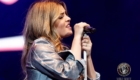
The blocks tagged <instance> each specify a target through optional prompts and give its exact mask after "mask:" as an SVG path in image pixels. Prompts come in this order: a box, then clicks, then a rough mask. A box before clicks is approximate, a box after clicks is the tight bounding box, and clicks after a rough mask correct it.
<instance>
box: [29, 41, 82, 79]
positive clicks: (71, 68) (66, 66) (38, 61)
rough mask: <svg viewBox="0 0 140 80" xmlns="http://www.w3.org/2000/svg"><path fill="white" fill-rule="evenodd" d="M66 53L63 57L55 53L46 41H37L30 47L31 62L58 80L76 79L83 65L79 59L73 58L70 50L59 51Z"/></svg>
mask: <svg viewBox="0 0 140 80" xmlns="http://www.w3.org/2000/svg"><path fill="white" fill-rule="evenodd" d="M61 53H65V54H68V56H67V58H66V59H63V58H62V57H60V56H59V55H58V54H59V53H56V52H55V50H54V47H53V46H52V45H51V44H49V43H47V42H44V43H37V44H34V45H33V47H32V52H31V56H32V59H31V62H32V64H33V66H34V67H35V68H36V69H37V70H39V71H40V72H42V73H43V74H45V75H47V76H49V77H51V78H54V79H57V80H58V79H59V80H77V78H78V77H79V75H80V73H81V72H82V71H83V69H84V67H83V65H82V64H81V62H80V61H78V60H75V58H74V56H73V54H72V53H71V51H69V50H67V51H63V52H60V54H61Z"/></svg>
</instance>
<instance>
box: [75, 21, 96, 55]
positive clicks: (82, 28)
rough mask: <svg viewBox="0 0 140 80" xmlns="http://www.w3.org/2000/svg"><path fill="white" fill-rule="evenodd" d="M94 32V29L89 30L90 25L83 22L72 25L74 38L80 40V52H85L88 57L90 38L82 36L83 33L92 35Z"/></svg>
mask: <svg viewBox="0 0 140 80" xmlns="http://www.w3.org/2000/svg"><path fill="white" fill-rule="evenodd" d="M95 30H96V29H95V28H91V27H90V25H89V24H87V23H85V22H80V23H77V24H75V25H74V37H79V38H81V39H82V41H81V47H82V50H85V51H86V52H87V55H88V56H89V55H90V54H91V48H92V42H91V40H90V37H89V36H88V35H87V36H83V33H93V32H95Z"/></svg>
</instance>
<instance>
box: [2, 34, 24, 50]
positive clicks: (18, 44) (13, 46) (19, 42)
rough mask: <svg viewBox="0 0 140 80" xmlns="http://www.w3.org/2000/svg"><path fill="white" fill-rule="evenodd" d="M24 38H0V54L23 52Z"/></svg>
mask: <svg viewBox="0 0 140 80" xmlns="http://www.w3.org/2000/svg"><path fill="white" fill-rule="evenodd" d="M23 45H24V39H23V36H15V37H6V38H0V52H4V51H21V50H22V49H23Z"/></svg>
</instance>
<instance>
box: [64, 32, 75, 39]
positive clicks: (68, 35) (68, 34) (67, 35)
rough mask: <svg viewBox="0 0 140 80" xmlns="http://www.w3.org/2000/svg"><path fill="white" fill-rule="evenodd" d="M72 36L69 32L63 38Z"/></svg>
mask: <svg viewBox="0 0 140 80" xmlns="http://www.w3.org/2000/svg"><path fill="white" fill-rule="evenodd" d="M72 34H73V32H72V31H71V32H69V33H67V34H66V35H65V36H64V38H66V37H70V36H71V35H72Z"/></svg>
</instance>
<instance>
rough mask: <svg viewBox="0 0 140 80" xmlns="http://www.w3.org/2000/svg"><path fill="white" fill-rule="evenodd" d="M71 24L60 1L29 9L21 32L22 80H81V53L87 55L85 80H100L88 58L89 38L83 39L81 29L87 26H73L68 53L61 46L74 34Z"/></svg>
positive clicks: (39, 2)
mask: <svg viewBox="0 0 140 80" xmlns="http://www.w3.org/2000/svg"><path fill="white" fill-rule="evenodd" d="M70 21H71V18H70V17H69V16H68V14H67V9H66V5H65V4H64V2H62V1H55V0H44V1H38V2H35V3H33V4H32V5H31V7H30V8H29V11H28V13H27V17H26V21H25V26H24V30H23V33H24V38H25V45H24V51H23V55H22V68H23V71H24V73H25V76H26V77H25V80H83V79H84V75H83V73H84V70H85V69H84V63H85V62H84V60H83V59H82V58H81V55H82V52H81V51H82V50H85V51H86V52H87V75H88V77H87V79H88V80H99V78H100V75H99V73H97V72H96V71H95V70H94V66H93V63H92V58H91V49H92V42H91V40H90V38H89V36H85V37H83V29H84V27H88V26H90V25H89V24H87V23H85V22H79V23H77V24H75V25H74V38H73V41H72V46H71V48H70V49H69V48H67V47H66V46H65V45H63V43H62V40H63V39H64V38H66V37H69V36H71V35H72V34H73V32H72V28H71V26H70Z"/></svg>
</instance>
